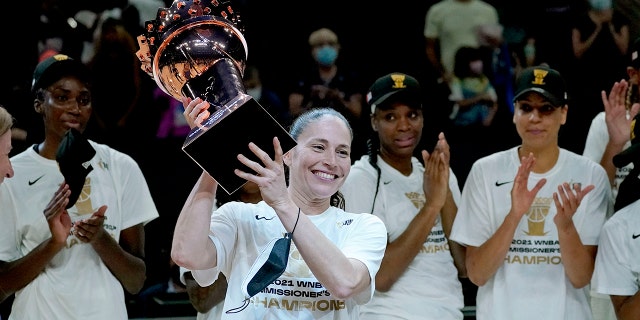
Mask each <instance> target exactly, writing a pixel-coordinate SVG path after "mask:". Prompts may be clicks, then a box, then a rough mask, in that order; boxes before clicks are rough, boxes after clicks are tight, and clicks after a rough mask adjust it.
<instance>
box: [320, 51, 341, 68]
mask: <svg viewBox="0 0 640 320" xmlns="http://www.w3.org/2000/svg"><path fill="white" fill-rule="evenodd" d="M336 58H338V50H336V48H334V47H332V46H323V47H322V48H320V49H319V50H318V51H316V60H317V61H318V63H319V64H321V65H323V66H330V65H332V64H333V63H334V62H335V61H336Z"/></svg>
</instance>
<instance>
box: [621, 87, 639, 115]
mask: <svg viewBox="0 0 640 320" xmlns="http://www.w3.org/2000/svg"><path fill="white" fill-rule="evenodd" d="M636 102H638V85H637V84H633V83H630V84H629V87H628V88H627V94H626V96H625V99H624V107H625V108H626V109H627V110H631V106H632V105H633V104H634V103H636Z"/></svg>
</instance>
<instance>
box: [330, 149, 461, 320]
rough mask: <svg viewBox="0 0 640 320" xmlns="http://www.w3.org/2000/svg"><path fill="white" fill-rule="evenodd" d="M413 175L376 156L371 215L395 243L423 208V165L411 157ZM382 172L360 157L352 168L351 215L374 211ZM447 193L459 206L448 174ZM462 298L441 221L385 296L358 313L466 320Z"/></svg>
mask: <svg viewBox="0 0 640 320" xmlns="http://www.w3.org/2000/svg"><path fill="white" fill-rule="evenodd" d="M411 162H412V165H413V171H412V172H411V174H410V175H409V176H405V175H403V174H402V173H400V172H399V171H398V170H396V169H395V168H393V167H391V166H390V165H388V164H387V163H386V162H384V160H382V158H380V157H379V156H378V162H377V163H378V167H380V171H381V175H380V183H379V189H378V195H377V196H376V197H375V207H373V214H374V215H376V216H378V217H380V219H382V221H383V222H384V223H385V225H386V227H387V232H388V237H389V241H394V240H396V239H397V238H398V237H399V236H400V235H401V234H402V233H403V232H404V231H405V230H406V229H407V227H408V225H409V223H411V220H413V219H414V218H415V216H416V215H417V214H418V212H419V211H420V209H421V208H422V207H423V206H424V204H425V202H426V199H425V196H424V190H423V179H424V178H423V174H424V166H423V165H422V163H420V161H418V159H417V158H415V157H414V158H412V161H411ZM377 177H378V173H377V171H376V169H375V168H374V167H373V166H372V165H371V164H370V163H369V156H367V155H365V156H362V158H361V159H360V160H357V161H356V162H355V163H354V164H353V166H352V167H351V172H350V173H349V176H348V177H347V180H346V181H345V183H344V185H343V186H342V188H341V190H340V191H341V192H342V194H343V195H344V197H345V204H346V210H347V211H349V212H364V213H368V212H371V208H372V205H373V202H374V196H375V190H376V182H377ZM449 188H450V189H451V192H452V194H453V199H454V201H455V202H456V203H458V202H459V201H460V189H459V187H458V180H457V179H456V176H455V175H454V174H453V171H451V170H450V173H449ZM463 307H464V298H463V296H462V285H461V284H460V281H459V280H458V270H457V269H456V267H455V265H454V263H453V258H452V256H451V253H450V251H449V244H448V242H447V238H446V237H445V234H444V230H443V229H442V223H441V219H440V217H438V218H437V219H436V222H435V224H434V226H433V228H432V229H431V233H430V234H429V236H428V237H427V238H426V239H425V241H424V245H423V247H422V250H421V251H420V253H418V255H417V256H416V257H415V259H414V260H413V261H412V262H411V264H410V265H409V266H408V267H407V269H406V270H405V271H404V273H403V274H402V276H400V278H398V280H397V281H396V283H394V284H393V286H392V287H391V290H389V291H387V292H380V291H376V292H375V294H374V296H373V299H372V300H371V302H369V303H368V304H366V305H364V306H362V307H361V308H360V316H361V318H362V319H381V320H382V319H384V320H386V319H416V318H418V317H419V318H420V319H425V320H426V319H439V320H442V319H462V318H463V314H462V311H461V310H462V308H463Z"/></svg>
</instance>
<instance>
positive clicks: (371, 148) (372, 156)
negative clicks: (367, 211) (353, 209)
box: [367, 132, 382, 213]
mask: <svg viewBox="0 0 640 320" xmlns="http://www.w3.org/2000/svg"><path fill="white" fill-rule="evenodd" d="M379 151H380V139H379V138H378V135H377V134H376V133H375V132H373V134H372V135H371V137H369V139H368V140H367V155H369V163H370V164H371V165H372V166H373V167H374V168H375V169H376V171H377V172H378V177H377V178H376V193H375V194H374V195H373V203H372V204H371V213H373V208H374V207H375V205H376V198H377V197H378V190H379V189H380V176H381V175H382V173H381V171H380V167H379V166H378V152H379Z"/></svg>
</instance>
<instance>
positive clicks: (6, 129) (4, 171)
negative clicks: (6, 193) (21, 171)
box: [0, 106, 13, 184]
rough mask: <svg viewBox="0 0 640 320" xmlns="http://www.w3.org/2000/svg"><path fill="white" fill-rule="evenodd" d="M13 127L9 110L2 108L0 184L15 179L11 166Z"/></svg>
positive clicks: (0, 115) (0, 114) (0, 116)
mask: <svg viewBox="0 0 640 320" xmlns="http://www.w3.org/2000/svg"><path fill="white" fill-rule="evenodd" d="M12 127H13V117H12V116H11V114H9V112H7V109H5V108H4V107H2V106H0V184H2V182H3V181H4V179H5V178H11V177H13V167H12V166H11V159H9V153H11V149H12V148H11V128H12Z"/></svg>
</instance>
